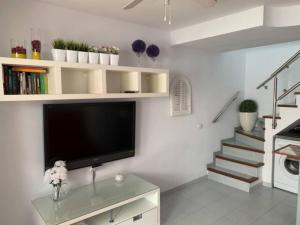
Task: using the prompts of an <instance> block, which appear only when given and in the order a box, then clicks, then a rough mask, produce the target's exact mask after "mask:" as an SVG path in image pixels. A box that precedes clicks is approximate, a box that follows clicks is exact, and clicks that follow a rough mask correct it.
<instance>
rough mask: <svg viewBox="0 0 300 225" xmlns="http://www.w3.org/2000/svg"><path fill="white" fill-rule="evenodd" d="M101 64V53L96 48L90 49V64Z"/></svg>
mask: <svg viewBox="0 0 300 225" xmlns="http://www.w3.org/2000/svg"><path fill="white" fill-rule="evenodd" d="M98 63H99V53H98V49H97V48H96V47H90V49H89V64H98Z"/></svg>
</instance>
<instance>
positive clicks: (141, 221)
mask: <svg viewBox="0 0 300 225" xmlns="http://www.w3.org/2000/svg"><path fill="white" fill-rule="evenodd" d="M157 217H158V215H157V208H155V209H152V210H150V211H148V212H145V213H142V214H139V215H136V216H135V217H133V218H130V219H129V220H126V221H124V222H121V223H118V224H120V225H158V223H157V222H158V221H157ZM99 225H100V224H99Z"/></svg>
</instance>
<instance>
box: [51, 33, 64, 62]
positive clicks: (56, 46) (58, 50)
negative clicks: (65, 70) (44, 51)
mask: <svg viewBox="0 0 300 225" xmlns="http://www.w3.org/2000/svg"><path fill="white" fill-rule="evenodd" d="M52 47H53V48H52V50H51V53H52V58H53V60H55V61H60V62H65V61H66V50H65V49H66V43H65V41H64V40H63V39H60V38H57V39H55V40H53V41H52Z"/></svg>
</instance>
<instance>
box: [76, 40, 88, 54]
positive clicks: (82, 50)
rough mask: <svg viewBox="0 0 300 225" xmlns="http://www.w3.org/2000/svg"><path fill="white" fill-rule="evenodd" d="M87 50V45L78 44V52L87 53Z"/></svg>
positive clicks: (83, 43)
mask: <svg viewBox="0 0 300 225" xmlns="http://www.w3.org/2000/svg"><path fill="white" fill-rule="evenodd" d="M89 50H90V46H89V44H87V43H85V42H81V43H79V44H78V51H81V52H88V51H89Z"/></svg>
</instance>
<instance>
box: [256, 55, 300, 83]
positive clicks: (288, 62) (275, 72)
mask: <svg viewBox="0 0 300 225" xmlns="http://www.w3.org/2000/svg"><path fill="white" fill-rule="evenodd" d="M299 56H300V50H299V51H298V52H296V53H295V54H294V55H293V56H292V57H291V58H289V59H288V60H287V61H286V62H285V63H283V64H282V66H280V67H279V68H278V69H277V70H275V71H274V72H273V73H272V74H271V76H270V77H269V78H268V79H266V80H265V81H264V82H262V83H261V84H260V85H258V86H257V88H256V89H260V88H261V87H263V86H265V85H266V84H267V83H268V82H269V81H270V80H272V79H273V78H274V77H276V76H277V75H278V74H279V73H280V72H282V71H283V70H284V69H286V68H288V67H289V65H291V64H292V63H294V62H295V61H296V60H298V58H299Z"/></svg>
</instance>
